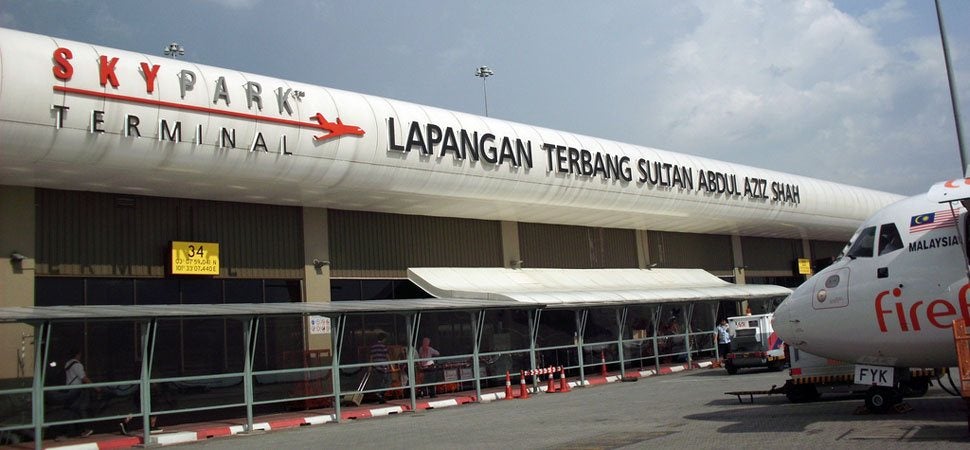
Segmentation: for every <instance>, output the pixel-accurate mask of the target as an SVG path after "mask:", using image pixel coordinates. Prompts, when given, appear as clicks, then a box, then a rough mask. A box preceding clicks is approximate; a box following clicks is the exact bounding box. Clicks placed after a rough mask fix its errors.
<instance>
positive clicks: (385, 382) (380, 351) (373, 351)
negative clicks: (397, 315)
mask: <svg viewBox="0 0 970 450" xmlns="http://www.w3.org/2000/svg"><path fill="white" fill-rule="evenodd" d="M386 338H387V335H386V334H383V333H381V334H380V335H378V336H377V341H376V342H374V343H373V344H371V346H370V362H371V363H372V364H373V366H372V368H373V369H374V372H376V374H377V376H378V380H380V388H381V389H387V388H388V387H390V386H391V371H390V367H389V366H388V365H387V361H388V356H387V355H388V352H387V345H384V340H385V339H386ZM377 399H378V402H379V403H385V400H384V392H383V391H381V392H378V393H377Z"/></svg>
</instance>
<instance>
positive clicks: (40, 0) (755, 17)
mask: <svg viewBox="0 0 970 450" xmlns="http://www.w3.org/2000/svg"><path fill="white" fill-rule="evenodd" d="M941 3H942V7H943V11H944V14H945V17H944V18H945V20H946V25H947V32H948V37H949V40H950V48H951V52H952V58H953V60H954V64H955V66H956V69H957V73H956V81H957V86H958V93H959V96H960V99H961V105H962V106H961V108H962V110H963V112H964V115H966V114H970V27H968V26H966V25H967V24H968V23H970V2H965V1H960V0H941ZM0 26H3V27H7V28H13V29H18V30H23V31H30V32H35V33H40V34H47V35H52V36H58V37H64V38H68V39H73V40H78V41H83V42H89V43H93V44H98V45H104V46H109V47H116V48H120V49H124V50H131V51H137V52H142V53H151V54H161V51H162V49H163V47H165V45H167V44H168V43H169V42H171V41H173V40H174V41H178V42H180V43H181V44H182V45H183V46H184V47H185V49H186V56H185V58H186V59H188V60H190V61H193V62H198V63H202V64H208V65H213V66H219V67H228V68H234V69H239V70H243V71H246V72H253V73H258V74H263V75H269V76H274V77H279V78H284V79H289V80H296V81H301V82H307V83H312V84H317V85H321V86H327V87H334V88H339V89H345V90H350V91H357V92H362V93H366V94H372V95H379V96H383V97H390V98H395V99H401V100H406V101H411V102H415V103H420V104H425V105H432V106H436V107H441V108H447V109H452V110H458V111H465V112H470V113H476V114H482V113H483V99H482V82H481V79H479V78H476V77H475V76H474V71H475V68H476V67H478V66H480V65H488V66H490V67H491V68H492V69H493V70H494V71H495V75H494V76H492V77H491V78H489V79H488V108H489V114H490V115H491V116H493V117H498V118H502V119H507V120H512V121H516V122H522V123H527V124H532V125H538V126H543V127H548V128H553V129H559V130H565V131H570V132H576V133H582V134H587V135H591V136H595V137H600V138H606V139H614V140H618V141H623V142H628V143H632V144H637V145H643V146H649V147H654V148H660V149H664V150H670V151H674V152H679V153H687V154H693V155H700V156H705V157H710V158H714V159H719V160H723V161H729V162H734V163H740V164H747V165H751V166H755V167H761V168H768V169H774V170H779V171H783V172H789V173H798V174H803V175H807V176H811V177H816V178H822V179H827V180H833V181H838V182H843V183H847V184H852V185H858V186H864V187H868V188H873V189H879V190H885V191H890V192H895V193H899V194H916V193H920V192H925V191H926V189H928V187H929V186H930V185H931V184H932V183H934V182H936V181H942V180H944V179H948V178H957V177H960V176H961V175H962V174H961V172H962V171H961V169H960V159H959V153H958V150H957V141H956V132H955V127H954V125H953V112H952V109H951V107H950V99H949V91H948V89H947V80H946V72H945V68H944V64H943V52H942V48H941V45H940V38H939V32H938V28H937V24H936V13H935V9H934V4H933V0H890V1H887V2H875V1H865V0H843V1H835V2H830V1H821V0H817V1H816V0H805V1H768V0H765V1H742V0H696V1H694V0H688V1H682V2H669V1H654V0H647V1H644V0H640V1H612V2H595V6H594V2H588V1H585V2H580V1H533V2H522V1H476V2H470V1H469V2H456V1H411V2H387V1H368V0H361V1H353V2H336V1H332V2H331V1H316V2H309V1H296V0H283V1H269V0H198V1H184V0H167V1H165V2H148V1H121V0H115V1H71V0H49V1H45V0H30V1H20V0H0ZM964 120H965V121H966V120H968V119H966V118H965V119H964ZM965 128H967V127H966V126H965ZM967 138H968V140H970V136H967ZM968 144H970V142H968Z"/></svg>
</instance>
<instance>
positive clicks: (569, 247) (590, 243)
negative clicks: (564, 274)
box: [519, 223, 637, 269]
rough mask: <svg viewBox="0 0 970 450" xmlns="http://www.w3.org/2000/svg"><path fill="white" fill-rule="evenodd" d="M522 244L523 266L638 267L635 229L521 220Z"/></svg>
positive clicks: (565, 267) (568, 267)
mask: <svg viewBox="0 0 970 450" xmlns="http://www.w3.org/2000/svg"><path fill="white" fill-rule="evenodd" d="M519 248H520V251H521V254H522V261H523V263H522V266H523V267H535V268H561V269H612V268H636V267H637V238H636V232H635V231H633V230H621V229H616V228H593V227H580V226H570V225H548V224H538V223H519Z"/></svg>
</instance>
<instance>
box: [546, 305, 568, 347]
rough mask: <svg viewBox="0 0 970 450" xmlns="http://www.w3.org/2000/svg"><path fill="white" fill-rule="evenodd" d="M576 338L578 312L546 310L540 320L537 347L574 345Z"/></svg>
mask: <svg viewBox="0 0 970 450" xmlns="http://www.w3.org/2000/svg"><path fill="white" fill-rule="evenodd" d="M575 338H576V312H575V311H572V310H559V309H556V310H546V311H543V312H542V317H541V320H540V321H539V333H538V337H537V338H536V347H555V346H559V345H573V342H575Z"/></svg>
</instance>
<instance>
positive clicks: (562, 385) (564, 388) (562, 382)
mask: <svg viewBox="0 0 970 450" xmlns="http://www.w3.org/2000/svg"><path fill="white" fill-rule="evenodd" d="M559 392H569V382H568V381H566V368H565V367H560V368H559Z"/></svg>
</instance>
